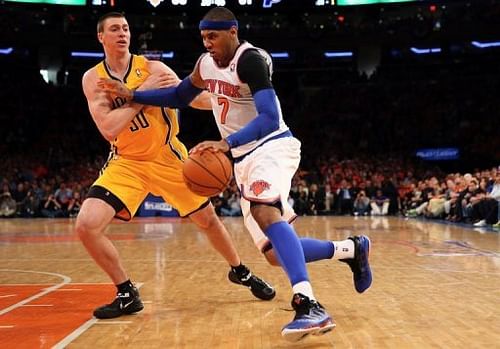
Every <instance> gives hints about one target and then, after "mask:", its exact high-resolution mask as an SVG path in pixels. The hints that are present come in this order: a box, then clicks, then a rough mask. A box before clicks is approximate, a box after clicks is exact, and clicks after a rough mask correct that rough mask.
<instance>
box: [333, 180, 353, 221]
mask: <svg viewBox="0 0 500 349" xmlns="http://www.w3.org/2000/svg"><path fill="white" fill-rule="evenodd" d="M336 197H337V202H336V206H337V207H336V211H337V213H338V214H341V215H342V214H351V213H352V204H353V202H354V198H355V197H354V192H353V191H352V188H351V184H350V183H349V182H347V180H345V179H342V180H341V181H340V187H339V188H338V189H337V192H336Z"/></svg>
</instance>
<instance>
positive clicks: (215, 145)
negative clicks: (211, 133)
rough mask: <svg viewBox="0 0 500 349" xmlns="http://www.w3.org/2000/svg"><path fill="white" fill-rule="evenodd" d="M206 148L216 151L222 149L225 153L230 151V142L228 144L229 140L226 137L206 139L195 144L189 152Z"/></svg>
mask: <svg viewBox="0 0 500 349" xmlns="http://www.w3.org/2000/svg"><path fill="white" fill-rule="evenodd" d="M205 150H210V151H214V152H217V151H221V152H223V153H225V152H227V151H229V144H227V142H226V141H225V140H224V139H221V140H220V141H204V142H201V143H198V144H197V145H195V146H194V147H193V148H192V149H191V150H190V151H189V154H194V153H198V152H202V151H205Z"/></svg>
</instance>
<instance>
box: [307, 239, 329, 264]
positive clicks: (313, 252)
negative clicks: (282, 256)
mask: <svg viewBox="0 0 500 349" xmlns="http://www.w3.org/2000/svg"><path fill="white" fill-rule="evenodd" d="M300 243H301V244H302V249H303V250H304V257H305V258H306V262H307V263H309V262H314V261H320V260H323V259H332V257H333V254H334V253H335V246H333V242H331V241H328V240H318V239H310V238H301V239H300Z"/></svg>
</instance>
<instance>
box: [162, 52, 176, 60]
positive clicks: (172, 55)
mask: <svg viewBox="0 0 500 349" xmlns="http://www.w3.org/2000/svg"><path fill="white" fill-rule="evenodd" d="M161 58H168V59H172V58H174V51H169V52H163V53H162V54H161Z"/></svg>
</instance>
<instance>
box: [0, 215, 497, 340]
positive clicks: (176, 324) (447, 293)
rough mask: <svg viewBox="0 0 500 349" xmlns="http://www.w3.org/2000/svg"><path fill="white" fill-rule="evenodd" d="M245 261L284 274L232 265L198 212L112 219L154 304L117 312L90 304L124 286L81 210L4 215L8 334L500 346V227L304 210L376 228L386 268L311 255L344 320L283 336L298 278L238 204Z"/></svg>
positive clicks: (330, 227)
mask: <svg viewBox="0 0 500 349" xmlns="http://www.w3.org/2000/svg"><path fill="white" fill-rule="evenodd" d="M224 222H225V224H226V225H227V227H228V229H229V230H230V232H231V233H232V235H233V237H234V239H235V241H236V244H237V246H238V249H239V251H240V254H241V256H242V259H243V261H244V262H245V263H246V264H248V265H249V266H250V267H251V268H252V269H253V270H254V271H255V272H256V273H257V274H259V275H260V276H262V277H264V278H265V279H266V280H268V281H270V282H271V283H273V284H274V285H275V287H276V289H277V296H276V298H275V299H274V300H273V301H271V302H263V301H258V300H256V299H254V298H253V297H252V295H251V294H250V292H249V291H248V290H247V289H245V288H242V287H239V286H236V285H233V284H230V283H229V282H228V281H227V279H226V277H227V276H226V274H227V271H228V267H227V265H226V264H225V262H224V261H223V260H222V258H221V257H219V256H218V255H217V254H216V253H215V252H214V251H213V250H212V249H211V248H210V246H209V244H208V242H207V239H206V238H205V237H204V236H203V234H201V233H200V232H199V231H198V230H197V229H196V227H195V226H194V225H193V224H191V223H189V222H188V221H186V220H181V219H168V218H149V219H146V218H144V219H134V220H133V221H132V222H130V223H122V222H118V221H117V222H114V223H113V224H112V225H111V226H110V227H109V231H108V234H109V236H110V237H111V239H112V240H113V242H114V243H115V245H116V246H117V247H118V249H119V251H120V254H121V256H122V258H123V261H124V264H125V266H126V268H127V270H128V272H129V274H130V275H131V276H132V278H133V279H134V280H135V281H136V282H139V283H141V284H142V287H141V294H142V298H143V300H144V301H145V309H144V311H143V312H141V313H140V314H137V315H132V316H126V317H122V318H119V319H115V320H107V321H101V320H99V321H98V320H96V319H93V318H92V316H91V314H92V309H93V308H94V307H95V306H96V305H99V304H102V303H103V302H106V301H109V300H111V299H112V298H113V293H114V290H113V287H112V285H110V284H109V280H108V278H107V277H106V275H105V274H104V273H103V272H102V271H101V270H100V269H98V267H97V266H96V265H95V264H94V263H93V261H92V260H91V259H90V258H89V257H88V255H87V253H86V251H85V250H84V249H83V247H82V245H81V244H80V243H79V241H78V240H77V239H76V237H75V235H74V233H73V224H74V221H73V220H65V219H57V220H44V219H34V220H28V219H23V220H17V219H11V220H0V343H1V344H0V347H1V348H51V347H56V348H62V347H68V348H107V349H109V348H311V349H312V348H494V347H497V348H498V347H499V345H500V344H499V343H500V334H499V329H500V253H499V251H500V238H499V236H500V234H498V233H493V232H486V233H484V232H482V231H475V230H473V229H471V228H466V227H460V226H454V225H446V224H441V223H435V222H428V221H422V220H405V219H401V218H392V217H389V218H371V217H359V218H354V217H301V218H300V219H298V220H297V222H296V224H295V226H296V228H297V231H298V232H299V233H300V235H302V236H309V237H315V238H320V239H331V240H340V239H344V238H346V237H347V236H349V235H355V234H361V233H362V234H367V235H369V236H370V238H371V240H372V253H371V264H372V269H373V273H374V282H373V285H372V287H371V289H369V290H368V291H367V292H366V293H365V294H362V295H359V294H357V293H356V292H355V290H354V288H353V285H352V279H351V278H352V276H351V273H350V270H349V269H348V267H347V266H346V265H345V264H343V263H339V262H337V261H331V260H328V261H321V262H316V263H312V264H309V273H310V276H311V280H312V283H313V287H314V289H315V294H316V296H317V298H318V299H319V300H320V302H321V303H322V304H323V305H324V306H325V307H326V308H327V309H328V310H329V312H330V313H331V314H332V315H333V316H334V318H335V321H336V323H337V327H336V329H335V330H334V331H333V332H331V333H330V334H327V335H325V336H322V337H309V338H306V339H305V340H304V341H302V342H299V343H298V344H290V343H288V342H285V341H284V340H283V339H282V338H281V335H280V330H281V327H282V326H283V325H284V324H285V323H287V322H288V321H290V320H291V318H292V317H293V313H292V312H290V311H287V310H290V309H291V307H290V304H289V302H290V298H291V290H290V287H289V285H288V282H287V279H286V277H285V275H284V274H283V272H282V271H281V270H280V269H278V268H275V267H270V266H268V265H267V264H266V262H265V260H264V259H263V257H262V256H261V255H260V254H259V253H258V251H257V250H256V248H255V247H254V245H253V243H252V241H251V239H250V236H249V235H248V234H247V233H246V232H245V231H244V229H243V225H242V220H241V219H239V218H228V219H224Z"/></svg>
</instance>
